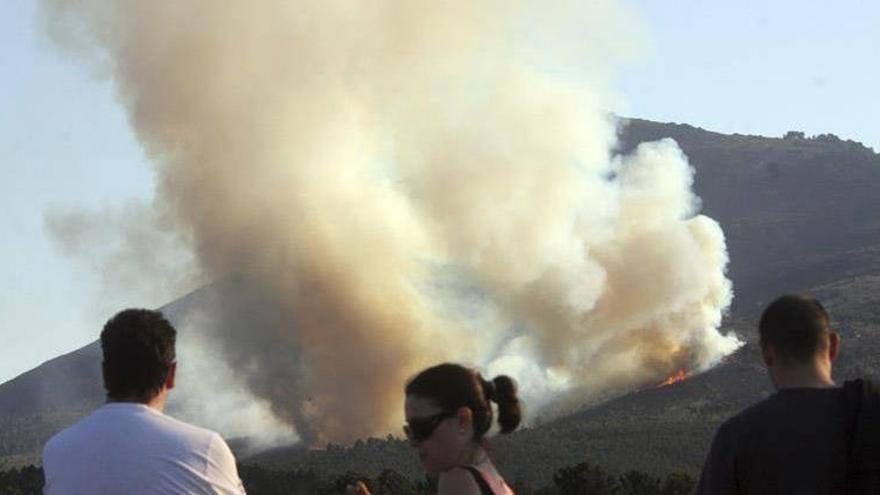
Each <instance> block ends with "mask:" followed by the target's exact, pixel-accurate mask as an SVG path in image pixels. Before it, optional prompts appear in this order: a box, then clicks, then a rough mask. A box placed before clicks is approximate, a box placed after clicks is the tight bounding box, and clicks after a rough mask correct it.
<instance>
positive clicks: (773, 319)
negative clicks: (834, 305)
mask: <svg viewBox="0 0 880 495" xmlns="http://www.w3.org/2000/svg"><path fill="white" fill-rule="evenodd" d="M758 331H759V333H760V335H761V346H767V345H769V346H771V347H772V348H773V349H774V350H775V351H776V353H777V354H778V355H779V356H781V357H782V358H783V359H787V360H790V361H796V362H800V363H806V362H809V361H810V360H812V359H813V357H815V355H816V353H817V352H819V351H820V350H821V346H823V345H824V341H823V339H822V337H823V336H824V335H826V334H827V333H828V332H830V328H829V323H828V312H827V311H825V308H824V307H822V304H820V303H819V301H817V300H816V298H814V297H813V296H809V295H804V294H787V295H784V296H782V297H780V298H778V299H776V300H775V301H773V302H772V303H770V305H769V306H767V309H765V310H764V313H763V314H762V315H761V321H760V322H759V323H758Z"/></svg>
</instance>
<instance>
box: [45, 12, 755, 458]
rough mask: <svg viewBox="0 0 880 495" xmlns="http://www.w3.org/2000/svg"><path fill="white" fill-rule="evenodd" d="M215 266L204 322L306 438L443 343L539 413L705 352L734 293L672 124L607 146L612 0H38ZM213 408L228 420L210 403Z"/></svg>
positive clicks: (377, 393) (180, 225)
mask: <svg viewBox="0 0 880 495" xmlns="http://www.w3.org/2000/svg"><path fill="white" fill-rule="evenodd" d="M45 4H46V7H47V13H48V17H47V18H48V19H49V21H50V27H51V32H52V34H53V35H54V36H56V38H57V39H58V40H60V41H61V42H62V43H63V44H64V45H65V46H67V47H71V46H75V47H79V48H82V47H91V48H92V49H94V53H95V54H97V55H98V57H97V59H98V60H99V61H101V63H104V64H107V66H106V69H107V70H109V72H110V73H111V74H112V77H113V78H114V79H115V81H116V83H117V88H118V91H119V95H120V98H121V100H122V101H123V103H124V104H125V105H126V107H127V109H128V112H129V116H130V122H131V125H132V126H133V128H134V130H135V132H136V134H137V136H138V138H139V139H140V141H141V143H142V144H143V146H144V148H145V150H146V151H147V153H148V155H149V156H150V157H151V159H152V161H153V162H154V163H155V166H156V172H157V176H158V181H159V182H158V188H157V195H156V200H155V205H156V207H157V208H160V209H161V210H162V211H163V218H171V219H173V220H172V223H173V226H174V229H175V230H176V232H177V234H178V236H180V237H182V238H184V239H185V240H187V242H188V243H189V245H190V246H191V249H192V252H193V253H194V255H195V259H196V261H195V266H194V269H195V272H196V273H197V274H198V275H197V276H198V277H200V279H202V280H205V279H208V280H217V281H220V282H218V284H216V285H217V288H216V297H217V304H216V306H215V307H214V311H213V316H212V317H211V318H210V320H211V321H210V323H209V324H207V325H208V326H210V327H212V328H213V330H212V331H213V332H216V333H217V335H218V336H219V337H220V340H221V342H223V348H224V351H223V352H224V359H225V360H226V361H227V362H228V363H229V366H230V368H231V369H233V370H235V372H236V373H237V375H238V377H239V378H240V379H242V380H244V382H245V383H247V384H248V387H249V388H250V391H251V392H252V393H254V394H256V395H257V396H258V397H260V398H262V399H265V400H267V401H269V403H270V404H271V407H272V410H273V412H274V413H275V414H276V416H277V417H278V418H280V419H281V420H283V421H285V422H287V423H289V424H292V425H293V426H294V427H295V429H296V431H297V432H298V434H299V435H300V436H301V437H303V438H304V439H306V440H308V441H311V442H319V441H325V440H331V441H350V440H353V439H355V438H359V437H364V436H367V435H374V434H384V433H387V432H389V431H396V426H395V425H397V424H399V421H400V419H401V411H400V410H401V403H402V397H401V394H402V387H403V383H404V382H405V380H406V379H407V378H408V377H409V376H411V375H412V374H413V373H414V372H415V371H417V370H418V369H419V368H420V367H423V366H426V365H428V364H432V363H435V362H437V361H440V360H455V361H462V362H469V363H474V364H479V365H482V366H484V367H488V368H490V370H491V371H505V372H510V373H512V374H514V375H515V376H516V377H517V378H518V379H519V380H520V381H521V383H522V385H523V393H524V395H525V399H526V400H527V401H529V403H528V405H529V406H531V407H532V408H533V409H534V408H535V407H538V406H540V405H541V404H544V403H546V402H547V401H548V400H550V398H551V395H552V398H555V399H559V400H564V399H566V398H567V399H569V400H578V399H577V398H583V397H585V394H595V393H599V392H601V391H604V390H607V389H608V388H609V387H621V386H632V385H635V384H641V383H644V382H645V381H647V380H651V381H657V380H658V379H662V377H663V376H665V375H668V374H669V373H670V372H672V371H674V370H676V369H678V368H682V367H685V368H688V369H702V368H706V367H708V366H710V365H711V364H712V363H713V362H715V361H717V360H718V359H719V358H720V357H722V356H723V355H725V354H726V353H729V352H731V351H732V350H733V349H734V348H735V347H736V346H737V345H738V343H737V341H736V339H735V338H733V337H729V336H722V335H720V334H719V332H718V330H717V328H718V326H719V324H720V320H721V315H722V312H723V311H724V310H725V308H726V307H727V306H728V305H729V303H730V299H731V296H732V295H731V287H730V283H729V281H728V280H727V279H726V278H725V275H724V270H725V265H726V263H727V256H726V252H725V244H724V238H723V234H722V232H721V229H720V228H719V226H718V225H717V224H716V223H715V222H714V221H713V220H711V219H709V218H706V217H703V216H699V215H697V211H698V200H697V199H696V198H695V197H694V196H693V194H692V193H691V182H692V174H693V172H692V170H691V168H690V167H689V165H688V163H687V160H686V158H685V157H684V156H683V154H682V153H681V151H680V150H679V149H678V147H677V145H676V144H675V143H674V142H672V141H661V142H657V143H650V144H644V145H642V146H640V147H639V148H638V149H637V150H636V151H635V152H634V153H633V154H632V155H630V156H626V157H615V156H614V154H613V149H614V147H615V145H616V143H615V135H616V125H617V124H616V123H615V122H614V121H613V119H611V118H610V117H608V115H607V113H606V112H605V110H604V109H605V108H607V105H608V104H609V101H610V100H609V98H610V95H609V93H607V92H605V91H604V90H603V89H602V88H603V87H604V86H605V81H606V80H607V78H608V77H609V75H610V74H612V71H613V69H614V67H615V65H617V64H619V63H620V62H621V61H622V60H624V59H626V58H627V57H628V56H629V55H630V53H631V52H632V51H633V50H634V46H635V45H634V44H631V43H630V42H629V41H627V40H630V39H633V38H635V36H636V33H637V32H638V28H637V27H636V26H637V23H635V21H634V20H633V19H632V18H631V16H630V15H629V14H628V13H627V12H626V11H625V10H623V9H621V8H620V7H619V6H618V5H616V4H615V3H612V2H608V1H601V0H600V1H593V2H572V1H564V0H557V1H544V2H520V1H504V2H499V1H491V0H486V1H475V0H452V1H447V2H435V1H426V0H371V1H369V2H366V1H349V0H346V1H335V0H314V1H311V0H302V1H293V2H290V1H260V2H253V1H243V0H242V1H225V2H213V1H188V2H178V1H174V0H153V1H150V2H141V1H135V0H130V1H118V0H112V1H111V0H81V1H78V2H70V1H68V0H46V1H45ZM230 414H231V413H230Z"/></svg>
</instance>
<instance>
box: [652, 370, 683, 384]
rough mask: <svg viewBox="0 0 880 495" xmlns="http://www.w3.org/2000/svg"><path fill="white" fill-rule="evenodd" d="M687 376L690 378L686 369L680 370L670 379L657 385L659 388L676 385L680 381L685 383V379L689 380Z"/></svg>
mask: <svg viewBox="0 0 880 495" xmlns="http://www.w3.org/2000/svg"><path fill="white" fill-rule="evenodd" d="M687 376H688V375H687V371H685V370H684V369H680V370H678V371H676V372H675V373H674V374H672V375H670V376H669V378H667V379H665V380H663V381H662V382H660V383H659V384H658V385H657V388H660V387H668V386H670V385H674V384H676V383H678V382H680V381H684V379H685V378H687Z"/></svg>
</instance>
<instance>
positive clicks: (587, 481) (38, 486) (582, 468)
mask: <svg viewBox="0 0 880 495" xmlns="http://www.w3.org/2000/svg"><path fill="white" fill-rule="evenodd" d="M239 475H240V476H241V479H242V482H243V483H244V486H245V489H246V490H247V492H248V493H249V494H250V495H282V494H283V495H291V494H293V495H296V494H317V495H337V494H344V493H345V488H346V486H348V485H350V484H352V483H354V482H355V481H357V480H362V481H364V482H365V483H366V484H367V486H368V487H369V488H370V491H371V492H372V493H373V494H375V495H428V494H432V493H435V492H436V482H435V481H434V480H432V479H429V478H427V477H425V478H424V479H420V480H411V479H409V478H407V477H406V476H404V475H402V474H400V473H397V472H395V471H393V470H390V469H386V470H384V471H382V472H381V473H379V475H378V476H373V477H370V476H365V475H362V474H360V473H355V472H348V473H344V474H339V475H336V476H335V477H321V476H319V475H317V474H315V473H314V471H310V470H306V471H303V470H295V471H280V470H273V469H266V468H263V467H260V466H255V465H247V464H245V465H241V466H239ZM694 485H695V481H694V478H693V477H692V476H690V475H688V474H683V473H673V474H669V475H667V476H666V477H659V476H655V475H652V474H649V473H645V472H641V471H634V470H633V471H628V472H626V473H624V474H621V475H614V474H612V473H610V472H608V471H606V470H605V469H603V468H602V467H601V466H599V465H597V464H594V463H592V462H581V463H580V464H576V465H573V466H569V467H564V468H562V469H559V470H558V471H556V473H555V474H554V475H553V482H552V484H550V485H548V486H543V487H533V486H530V485H529V484H528V483H525V482H514V483H513V490H514V491H515V492H516V493H517V494H518V495H580V494H590V495H686V494H689V493H691V492H692V491H693V489H694ZM42 490H43V469H42V468H39V467H35V466H27V467H23V468H21V469H10V470H8V471H4V472H0V495H39V494H41V493H42Z"/></svg>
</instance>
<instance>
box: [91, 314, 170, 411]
mask: <svg viewBox="0 0 880 495" xmlns="http://www.w3.org/2000/svg"><path fill="white" fill-rule="evenodd" d="M176 338H177V331H176V330H175V329H174V327H173V326H171V323H169V322H168V320H166V319H165V317H164V316H163V315H162V313H161V312H159V311H152V310H149V309H126V310H124V311H121V312H119V313H117V314H116V315H115V316H114V317H113V318H110V320H109V321H108V322H107V324H106V325H104V330H103V331H102V332H101V349H102V350H103V352H104V362H103V368H104V388H105V389H106V390H107V397H108V398H110V399H116V400H121V399H137V400H142V401H148V400H150V399H152V398H153V397H155V396H156V394H158V393H159V392H160V391H161V390H162V386H163V385H164V383H165V380H166V378H167V377H168V373H169V371H170V370H171V367H172V366H173V365H174V362H175V359H176V355H175V349H174V345H175V340H176Z"/></svg>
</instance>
